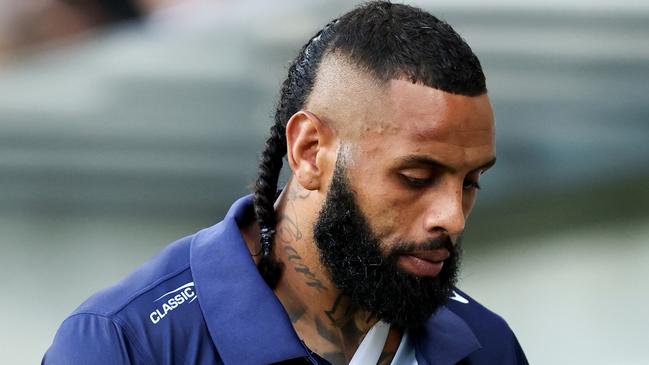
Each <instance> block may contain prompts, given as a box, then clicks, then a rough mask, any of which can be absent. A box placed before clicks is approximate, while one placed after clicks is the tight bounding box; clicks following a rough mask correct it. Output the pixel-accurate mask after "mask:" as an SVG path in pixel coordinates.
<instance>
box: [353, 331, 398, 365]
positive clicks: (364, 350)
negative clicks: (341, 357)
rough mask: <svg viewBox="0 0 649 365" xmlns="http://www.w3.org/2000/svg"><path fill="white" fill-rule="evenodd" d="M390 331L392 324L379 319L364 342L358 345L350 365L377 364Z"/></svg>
mask: <svg viewBox="0 0 649 365" xmlns="http://www.w3.org/2000/svg"><path fill="white" fill-rule="evenodd" d="M388 332H390V325H389V324H387V323H385V322H383V321H378V322H377V323H376V324H375V325H374V326H372V328H370V330H369V331H368V332H367V334H366V335H365V338H364V339H363V342H361V344H360V345H359V346H358V349H357V350H356V352H355V353H354V356H353V357H352V360H351V361H350V362H349V365H368V364H376V363H377V362H378V361H379V357H381V353H382V352H383V347H384V346H385V340H387V338H388Z"/></svg>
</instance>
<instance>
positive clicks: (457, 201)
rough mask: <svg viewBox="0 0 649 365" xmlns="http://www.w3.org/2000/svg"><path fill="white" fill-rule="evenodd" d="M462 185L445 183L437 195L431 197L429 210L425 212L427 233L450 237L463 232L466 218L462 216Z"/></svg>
mask: <svg viewBox="0 0 649 365" xmlns="http://www.w3.org/2000/svg"><path fill="white" fill-rule="evenodd" d="M462 194H463V190H462V185H461V184H460V185H459V186H458V184H455V183H450V182H449V183H446V184H444V188H443V189H440V190H439V191H438V194H435V196H433V197H431V202H430V204H429V209H428V211H427V212H426V216H425V220H424V224H425V228H426V230H427V231H428V232H431V233H433V232H434V233H437V234H439V233H444V234H447V235H449V236H451V237H453V236H457V235H459V234H461V233H462V232H463V231H464V225H465V222H466V218H465V216H464V208H463V200H462Z"/></svg>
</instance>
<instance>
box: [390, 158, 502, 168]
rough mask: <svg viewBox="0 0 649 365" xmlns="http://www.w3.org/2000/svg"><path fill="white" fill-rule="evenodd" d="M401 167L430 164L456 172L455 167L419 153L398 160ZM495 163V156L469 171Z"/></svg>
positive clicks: (489, 166)
mask: <svg viewBox="0 0 649 365" xmlns="http://www.w3.org/2000/svg"><path fill="white" fill-rule="evenodd" d="M399 164H400V165H401V166H402V167H410V166H421V165H425V166H430V167H435V168H441V169H444V170H448V171H451V172H456V169H455V168H454V167H451V166H449V165H446V164H444V163H442V162H439V161H437V160H435V159H433V158H430V157H428V156H419V155H412V156H406V157H404V158H403V159H401V160H400V163H399ZM495 164H496V158H495V157H494V158H492V159H491V160H489V161H487V162H485V163H483V164H482V165H480V166H478V167H476V168H474V169H472V170H471V171H478V170H480V171H481V172H485V171H487V170H489V169H490V168H491V167H492V166H493V165H495Z"/></svg>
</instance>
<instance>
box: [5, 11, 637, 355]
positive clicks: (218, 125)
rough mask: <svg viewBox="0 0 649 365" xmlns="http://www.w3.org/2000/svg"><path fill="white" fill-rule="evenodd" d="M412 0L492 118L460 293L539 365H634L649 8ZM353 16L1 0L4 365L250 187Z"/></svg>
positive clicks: (37, 349) (35, 348)
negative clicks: (492, 146)
mask: <svg viewBox="0 0 649 365" xmlns="http://www.w3.org/2000/svg"><path fill="white" fill-rule="evenodd" d="M412 4H414V5H418V6H421V7H423V8H425V9H427V10H429V11H431V12H432V13H434V14H436V15H438V16H440V17H442V18H444V19H446V20H447V21H449V22H450V23H451V24H452V25H454V27H455V28H456V29H457V30H458V31H459V32H460V33H461V34H462V35H463V36H464V37H465V38H466V39H467V40H468V42H469V43H470V44H471V46H472V47H473V49H474V51H475V52H476V53H477V54H478V56H479V57H480V59H481V61H482V63H483V66H484V69H485V73H486V75H487V78H488V87H489V90H490V96H491V99H492V102H493V104H494V108H495V112H496V118H497V129H498V165H497V166H496V167H495V168H494V169H493V170H492V171H490V172H489V174H487V175H486V176H485V178H484V180H483V181H484V183H483V184H482V185H483V190H482V191H481V193H480V198H479V202H478V206H477V208H476V210H475V211H474V214H473V215H472V218H471V221H470V222H469V229H468V232H467V235H466V238H465V251H466V254H465V257H466V258H465V266H464V272H463V275H462V280H461V285H460V287H462V288H463V289H465V290H467V291H469V292H470V293H471V294H472V295H473V296H474V297H475V298H476V299H478V300H480V301H481V302H482V303H483V304H485V305H486V306H488V307H489V308H491V309H493V310H494V311H496V312H498V313H499V314H501V315H502V316H503V317H505V318H506V319H507V320H508V322H509V324H510V326H511V327H512V328H513V329H514V331H515V332H516V333H517V335H518V338H519V340H520V342H521V343H522V345H523V347H524V349H525V350H526V353H527V355H528V358H529V359H530V362H531V363H532V364H546V365H557V364H591V365H595V364H602V365H604V364H625V365H631V364H638V365H639V364H646V363H647V359H648V358H649V346H647V345H649V332H647V328H649V312H648V311H647V310H646V306H647V304H646V303H647V301H648V300H649V280H648V279H649V245H648V243H649V3H647V2H644V1H635V2H634V1H626V2H618V1H613V0H610V1H605V0H590V1H586V0H581V1H571V2H569V3H567V2H564V1H558V0H546V1H543V2H533V3H532V2H530V4H527V3H526V2H519V1H513V0H512V1H510V0H496V1H490V2H488V5H487V2H482V1H477V0H474V1H469V0H463V1H451V0H438V1H432V0H431V1H416V2H412ZM353 5H354V3H353V2H349V1H324V0H318V1H309V2H305V1H297V0H292V1H282V2H272V3H271V2H265V1H261V0H258V1H251V0H245V1H198V0H192V1H190V0H185V1H181V0H120V1H117V0H113V1H111V0H92V1H91V0H85V1H78V0H30V1H22V0H0V270H2V271H1V276H0V285H1V286H2V288H3V289H4V295H3V299H2V300H1V301H0V303H1V304H0V323H1V326H2V327H1V328H2V331H0V363H2V364H34V363H38V362H39V361H40V358H41V356H42V354H43V353H44V352H45V350H46V349H47V347H48V346H49V344H50V343H51V341H52V338H53V336H54V333H55V331H56V328H57V327H58V326H59V324H60V322H61V321H62V320H63V319H64V318H65V317H66V315H67V314H69V313H70V312H71V311H72V310H73V309H74V308H75V307H76V306H77V305H78V304H80V303H81V301H83V300H84V299H85V298H86V297H88V296H89V295H90V294H92V293H93V292H95V291H97V290H98V289H100V288H103V287H105V286H107V285H109V284H111V283H113V282H114V281H116V280H118V279H119V278H121V277H123V276H124V275H125V274H127V273H128V272H129V271H131V270H132V269H133V268H135V267H136V266H137V265H138V264H139V263H141V262H142V261H143V260H145V259H146V258H148V257H150V256H152V255H153V254H154V253H155V252H157V251H158V250H160V249H161V248H162V247H164V246H165V245H166V244H167V243H169V242H171V241H173V240H175V239H176V238H179V237H181V236H184V235H187V234H191V233H193V232H194V231H196V230H198V229H200V228H202V227H205V226H208V225H211V224H213V223H215V222H217V221H219V220H220V219H221V217H222V215H223V214H224V212H225V211H226V210H227V208H228V207H229V205H230V203H231V202H232V201H234V200H235V199H236V198H237V197H238V196H241V195H243V194H246V193H247V192H248V191H249V188H248V187H249V186H250V183H251V181H252V180H253V178H254V174H255V169H256V167H255V166H256V161H257V156H258V154H259V152H260V150H261V147H262V145H263V140H264V137H265V134H266V132H267V130H268V128H269V127H270V124H271V120H272V114H273V110H274V103H275V100H276V98H277V95H278V91H279V86H280V83H281V82H282V80H283V78H284V77H285V74H286V70H287V65H288V62H289V61H290V60H291V59H292V58H293V57H294V56H295V54H296V52H297V50H298V48H299V46H300V45H302V44H303V43H304V42H306V40H307V39H308V38H310V37H311V35H312V34H313V33H315V31H316V30H318V29H319V28H320V27H321V26H322V25H324V24H325V23H326V22H327V21H328V20H329V19H331V18H333V17H335V16H338V15H340V14H341V13H344V12H345V11H347V10H349V9H351V8H352V7H353Z"/></svg>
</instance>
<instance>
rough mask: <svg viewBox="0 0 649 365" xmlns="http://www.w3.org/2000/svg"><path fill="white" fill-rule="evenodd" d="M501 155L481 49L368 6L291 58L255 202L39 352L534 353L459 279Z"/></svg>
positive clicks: (67, 355) (404, 356) (254, 356)
mask: <svg viewBox="0 0 649 365" xmlns="http://www.w3.org/2000/svg"><path fill="white" fill-rule="evenodd" d="M285 156H286V158H287V160H288V164H289V165H290V168H291V170H292V175H291V177H290V179H289V181H288V183H287V184H286V186H285V187H284V188H283V189H282V190H281V192H278V190H277V188H278V186H277V180H278V176H279V173H280V169H281V167H282V160H283V158H284V157H285ZM494 162H495V146H494V122H493V113H492V109H491V106H490V103H489V98H488V96H487V91H486V86H485V78H484V75H483V73H482V70H481V66H480V63H479V61H478V59H477V58H476V56H475V55H474V54H473V53H472V51H471V49H470V48H469V46H468V45H467V44H466V43H465V42H464V41H463V40H462V39H461V38H460V36H459V35H457V34H456V33H455V31H453V29H452V28H451V27H450V26H449V25H448V24H446V23H444V22H442V21H440V20H438V19H437V18H435V17H434V16H432V15H430V14H428V13H426V12H423V11H422V10H419V9H416V8H412V7H408V6H404V5H396V4H390V3H385V2H372V3H368V4H366V5H363V6H361V7H359V8H357V9H355V10H353V11H351V12H350V13H347V14H345V15H344V16H342V17H341V18H340V19H338V20H335V21H333V22H331V23H330V24H328V25H327V26H326V27H325V28H324V29H322V30H321V31H320V32H318V34H317V35H316V36H315V37H313V38H312V39H311V40H310V41H309V42H307V44H306V45H304V47H303V48H302V50H301V51H300V53H299V55H298V56H297V58H296V59H295V61H294V62H293V64H292V65H291V67H290V69H289V75H288V78H287V79H286V81H285V82H284V84H283V86H282V91H281V96H280V100H279V105H278V108H277V112H276V117H275V124H274V125H273V127H272V128H271V133H270V137H269V138H268V140H267V142H266V146H265V150H264V152H263V154H262V158H261V163H260V166H259V176H258V179H257V182H256V187H255V192H254V194H253V196H251V197H244V198H242V199H240V200H239V201H237V202H236V203H235V204H234V205H233V206H232V207H231V208H230V211H229V213H228V214H227V216H226V217H225V219H224V220H223V221H222V222H220V223H218V224H217V225H215V226H213V227H210V228H207V229H204V230H202V231H200V232H198V233H196V234H194V235H192V236H190V237H187V238H184V239H181V240H179V241H178V242H176V243H174V244H172V245H170V246H169V247H168V248H167V249H165V250H164V251H163V252H162V253H160V254H159V255H158V256H157V257H155V258H153V259H152V260H151V261H149V262H148V263H146V264H144V265H143V266H142V267H141V268H139V269H138V270H137V271H135V272H134V273H133V274H132V275H131V276H130V277H128V278H126V279H125V280H123V281H122V282H120V283H119V284H117V285H116V286H114V287H112V288H109V289H107V290H105V291H103V292H100V293H98V294H96V295H95V296H93V297H91V298H90V299H89V300H88V301H87V302H86V303H84V304H82V305H81V307H79V308H78V309H77V310H76V311H75V312H74V313H73V314H72V315H71V316H70V317H69V318H68V319H66V320H65V321H64V322H63V324H62V326H61V328H60V329H59V331H58V332H57V335H56V337H55V339H54V343H53V345H52V347H51V348H50V349H49V350H48V352H47V354H46V355H45V358H44V363H45V364H68V363H69V364H86V363H93V364H97V363H100V364H156V363H159V364H271V363H291V364H301V363H305V364H309V363H310V364H348V363H349V364H377V363H378V364H407V365H412V364H420V365H424V364H430V365H446V364H490V365H493V364H526V363H527V361H526V359H525V356H524V354H523V352H522V350H521V348H520V346H519V344H518V342H517V340H516V337H515V336H514V334H513V333H512V331H511V330H510V329H509V327H508V326H507V324H506V323H505V322H504V321H503V320H502V319H501V318H500V317H498V316H497V315H495V314H493V313H492V312H490V311H489V310H487V309H486V308H484V307H482V306H481V305H480V304H478V303H476V302H475V301H474V300H473V299H472V298H470V297H469V296H468V295H466V294H465V293H463V292H461V291H459V290H458V289H456V288H455V287H454V284H455V281H456V277H457V270H458V265H459V255H460V237H461V235H462V232H463V230H464V226H465V221H466V219H467V217H468V215H469V213H470V211H471V208H472V207H473V204H474V202H475V199H476V194H477V190H478V188H479V179H480V175H481V174H482V173H483V172H485V171H486V170H487V169H488V168H489V167H490V166H492V165H493V164H494Z"/></svg>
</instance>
